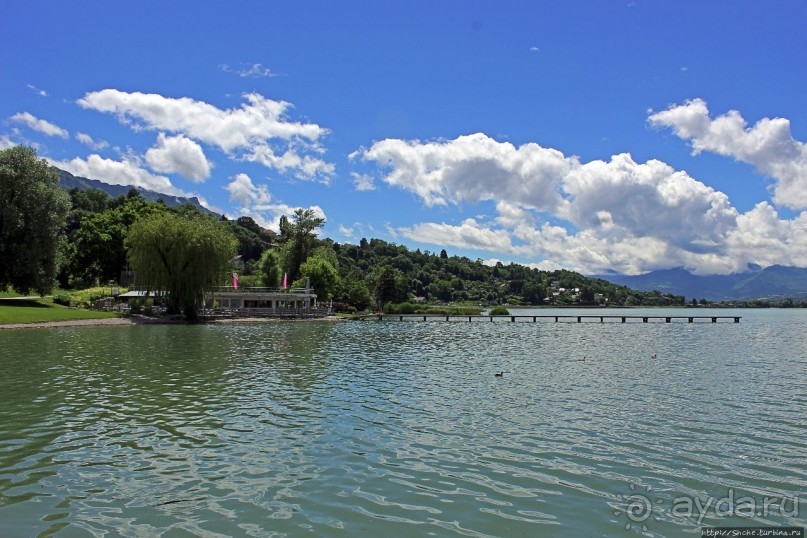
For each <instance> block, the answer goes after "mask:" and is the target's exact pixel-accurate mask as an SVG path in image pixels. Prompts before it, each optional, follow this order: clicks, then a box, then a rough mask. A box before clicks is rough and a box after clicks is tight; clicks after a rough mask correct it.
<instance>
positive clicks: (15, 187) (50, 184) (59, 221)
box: [0, 146, 70, 295]
mask: <svg viewBox="0 0 807 538" xmlns="http://www.w3.org/2000/svg"><path fill="white" fill-rule="evenodd" d="M69 210H70V196H69V195H68V194H67V193H66V192H65V191H63V190H62V189H60V188H59V176H58V174H57V173H56V172H55V171H54V170H53V169H52V168H51V167H50V165H48V163H47V161H45V160H44V159H37V157H36V152H35V151H34V150H33V149H32V148H28V147H24V146H17V147H13V148H9V149H6V150H3V151H0V289H5V288H6V287H7V286H9V285H11V286H12V287H13V288H14V289H15V290H16V291H17V292H19V293H22V294H27V293H29V292H30V291H32V290H33V291H36V292H37V293H39V294H40V295H45V294H47V293H50V291H51V290H52V289H53V284H54V279H55V277H56V273H57V270H58V264H59V260H58V255H59V247H60V245H61V241H62V234H63V229H64V226H65V222H66V220H67V213H68V211H69Z"/></svg>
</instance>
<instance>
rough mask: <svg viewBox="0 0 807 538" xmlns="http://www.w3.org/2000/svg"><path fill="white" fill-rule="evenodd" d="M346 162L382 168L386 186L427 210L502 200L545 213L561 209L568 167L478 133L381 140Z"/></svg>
mask: <svg viewBox="0 0 807 538" xmlns="http://www.w3.org/2000/svg"><path fill="white" fill-rule="evenodd" d="M352 158H353V159H356V158H360V159H362V160H364V161H372V162H375V163H376V164H377V165H379V166H380V167H382V168H384V169H387V170H388V173H387V175H386V176H384V178H383V180H384V181H385V182H386V183H388V184H390V185H393V186H396V187H400V188H402V189H404V190H408V191H411V192H413V193H415V194H416V195H418V196H419V197H420V198H421V199H422V200H423V201H424V202H425V203H426V205H427V206H435V205H448V204H460V203H463V202H469V203H477V202H480V201H485V200H493V201H498V200H502V199H503V200H509V201H518V203H519V204H521V205H523V206H527V207H531V208H533V209H540V210H547V211H556V210H557V209H558V208H559V206H560V205H562V203H563V200H562V198H561V197H560V194H559V192H558V188H559V186H560V179H561V178H562V177H564V176H565V175H566V174H567V173H568V171H569V169H570V166H572V164H573V162H574V161H573V160H570V159H566V158H565V157H564V156H563V154H562V153H561V152H559V151H557V150H553V149H546V148H542V147H541V146H539V145H538V144H534V143H529V144H524V145H522V146H520V147H515V146H514V145H513V144H511V143H509V142H497V141H495V140H493V139H492V138H490V137H488V136H487V135H485V134H482V133H476V134H472V135H467V136H460V137H458V138H456V139H454V140H437V141H432V142H420V141H418V140H414V141H404V140H398V139H386V140H382V141H380V142H376V143H374V144H373V145H372V146H371V147H370V148H363V149H361V150H359V151H358V152H355V153H353V154H352Z"/></svg>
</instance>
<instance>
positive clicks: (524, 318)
mask: <svg viewBox="0 0 807 538" xmlns="http://www.w3.org/2000/svg"><path fill="white" fill-rule="evenodd" d="M740 318H741V316H641V315H630V316H625V315H621V314H616V315H612V314H603V315H599V314H582V315H578V314H544V315H532V314H530V315H508V316H488V315H471V316H469V315H467V314H450V315H448V314H369V315H366V316H362V317H361V318H359V319H362V320H376V321H430V320H436V321H442V320H445V321H465V320H467V321H469V322H473V321H480V320H481V321H510V322H512V323H516V322H517V321H520V322H522V323H523V322H532V323H537V322H538V320H539V319H540V320H554V322H555V323H562V322H566V323H569V322H571V323H574V322H577V323H593V322H598V323H606V322H608V323H628V322H634V323H639V322H641V323H650V322H651V321H652V322H656V323H659V322H662V321H663V322H664V323H672V322H673V321H676V320H678V321H682V322H683V321H684V320H686V322H687V323H696V322H698V323H709V322H711V323H717V322H718V321H721V322H732V321H733V322H734V323H740Z"/></svg>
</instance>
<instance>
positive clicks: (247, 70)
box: [219, 64, 278, 78]
mask: <svg viewBox="0 0 807 538" xmlns="http://www.w3.org/2000/svg"><path fill="white" fill-rule="evenodd" d="M219 67H220V68H221V70H222V71H224V72H226V73H236V74H237V75H238V76H239V77H244V78H268V77H276V76H278V75H277V73H273V72H272V70H271V69H269V68H268V67H264V66H263V65H261V64H252V65H251V66H249V67H242V68H241V69H233V68H231V67H230V66H229V65H227V64H221V65H220V66H219Z"/></svg>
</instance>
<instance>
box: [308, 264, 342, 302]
mask: <svg viewBox="0 0 807 538" xmlns="http://www.w3.org/2000/svg"><path fill="white" fill-rule="evenodd" d="M306 278H309V279H310V280H311V287H312V288H314V291H315V292H316V293H317V298H318V299H319V300H320V301H327V300H329V299H330V298H331V297H333V295H334V293H335V292H336V290H337V289H338V287H339V281H340V279H339V272H338V271H337V270H336V268H335V267H334V266H333V265H331V263H330V262H329V261H328V260H326V259H324V258H320V257H319V256H312V257H310V258H308V259H307V260H306V261H305V262H304V263H303V264H302V265H301V266H300V280H302V281H303V285H304V284H305V279H306Z"/></svg>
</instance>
